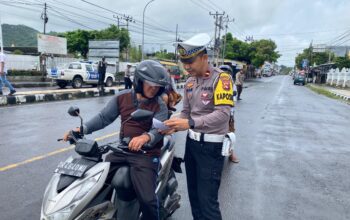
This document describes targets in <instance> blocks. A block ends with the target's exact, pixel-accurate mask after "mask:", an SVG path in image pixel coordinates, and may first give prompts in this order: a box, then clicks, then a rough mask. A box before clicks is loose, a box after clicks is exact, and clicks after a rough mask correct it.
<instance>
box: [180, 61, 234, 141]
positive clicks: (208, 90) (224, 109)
mask: <svg viewBox="0 0 350 220" xmlns="http://www.w3.org/2000/svg"><path fill="white" fill-rule="evenodd" d="M232 95H233V81H232V77H231V75H230V74H228V73H224V72H223V71H222V70H220V69H218V68H214V67H212V66H210V65H209V70H208V72H207V74H206V76H203V77H189V78H188V80H187V81H186V84H185V88H184V101H183V110H182V112H181V115H180V117H181V118H189V117H191V118H192V119H193V120H194V122H195V126H194V129H193V130H194V131H196V132H201V133H206V134H226V133H228V131H229V119H230V110H231V108H232V107H233V105H234V103H233V97H232Z"/></svg>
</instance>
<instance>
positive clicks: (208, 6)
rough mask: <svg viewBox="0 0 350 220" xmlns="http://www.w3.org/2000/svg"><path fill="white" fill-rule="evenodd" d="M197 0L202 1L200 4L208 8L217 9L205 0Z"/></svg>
mask: <svg viewBox="0 0 350 220" xmlns="http://www.w3.org/2000/svg"><path fill="white" fill-rule="evenodd" d="M199 2H202V4H203V5H205V7H207V8H209V9H210V10H214V11H217V8H214V7H213V6H211V5H210V4H208V3H207V2H205V0H199Z"/></svg>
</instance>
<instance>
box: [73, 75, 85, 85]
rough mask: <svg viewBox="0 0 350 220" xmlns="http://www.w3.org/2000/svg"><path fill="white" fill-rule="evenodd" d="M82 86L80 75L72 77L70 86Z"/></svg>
mask: <svg viewBox="0 0 350 220" xmlns="http://www.w3.org/2000/svg"><path fill="white" fill-rule="evenodd" d="M82 86H83V79H82V78H81V77H80V76H76V77H74V79H73V82H72V87H73V88H81V87H82Z"/></svg>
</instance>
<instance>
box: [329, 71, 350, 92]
mask: <svg viewBox="0 0 350 220" xmlns="http://www.w3.org/2000/svg"><path fill="white" fill-rule="evenodd" d="M326 82H327V84H329V85H331V86H339V87H344V88H345V87H350V69H347V68H343V69H342V70H341V71H340V70H339V69H338V68H337V69H330V70H329V71H328V73H327V81H326Z"/></svg>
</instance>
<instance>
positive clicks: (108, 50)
mask: <svg viewBox="0 0 350 220" xmlns="http://www.w3.org/2000/svg"><path fill="white" fill-rule="evenodd" d="M119 46H120V43H119V40H89V54H88V55H89V60H90V61H93V62H99V61H101V59H102V57H105V58H106V62H107V63H108V65H109V66H114V67H115V69H114V70H115V72H118V71H119Z"/></svg>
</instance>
